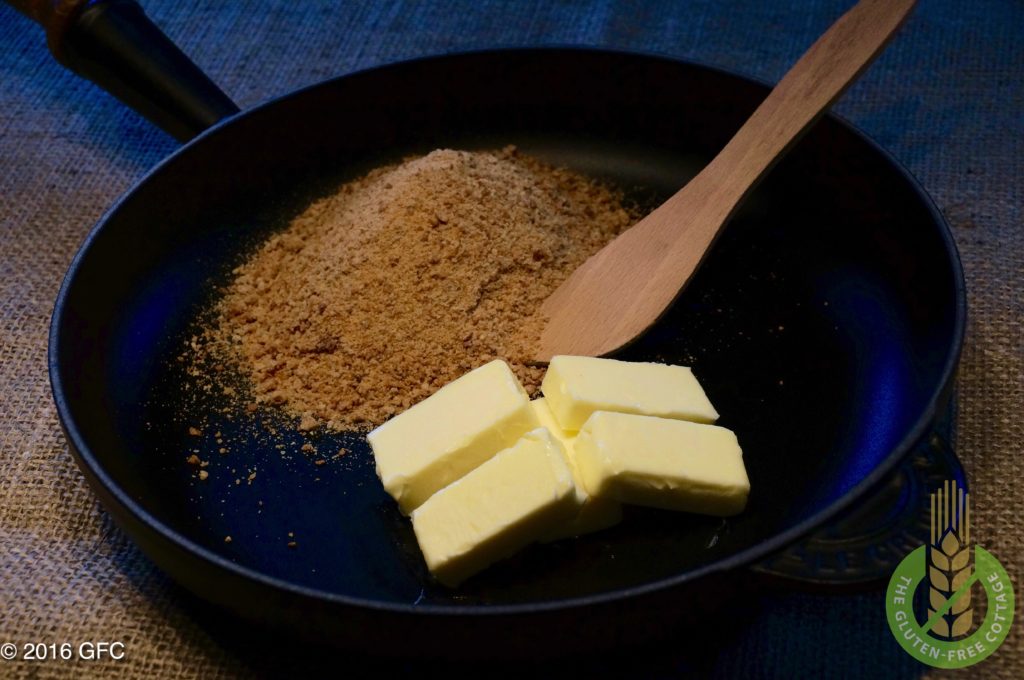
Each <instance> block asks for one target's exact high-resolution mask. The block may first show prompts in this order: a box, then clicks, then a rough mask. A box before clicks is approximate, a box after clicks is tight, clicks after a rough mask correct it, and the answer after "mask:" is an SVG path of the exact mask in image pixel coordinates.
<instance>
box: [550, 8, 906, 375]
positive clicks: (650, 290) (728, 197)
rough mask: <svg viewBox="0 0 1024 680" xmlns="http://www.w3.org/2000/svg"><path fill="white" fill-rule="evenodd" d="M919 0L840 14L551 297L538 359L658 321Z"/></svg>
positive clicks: (609, 343) (632, 334)
mask: <svg viewBox="0 0 1024 680" xmlns="http://www.w3.org/2000/svg"><path fill="white" fill-rule="evenodd" d="M915 1H916V0H861V2H859V3H857V5H856V6H854V7H853V9H851V10H850V11H849V12H847V13H846V14H844V15H843V16H842V17H841V18H840V19H839V20H838V21H836V23H834V24H833V25H832V27H831V28H829V29H828V31H827V32H826V33H825V34H824V35H823V36H821V37H820V38H819V39H818V41H817V42H815V43H814V44H813V45H812V46H811V48H810V49H809V50H807V52H806V53H805V54H804V55H803V56H802V57H801V58H800V60H799V61H798V62H797V63H796V65H795V66H793V68H792V69H790V71H789V73H787V74H786V75H785V77H783V79H782V80H781V81H779V84H778V85H776V86H775V89H774V90H772V91H771V93H770V94H769V95H768V97H767V98H766V99H765V100H764V102H762V103H761V105H760V106H759V107H758V108H757V110H756V111H755V112H754V114H753V115H752V116H751V117H750V119H749V120H748V121H747V122H746V123H745V124H744V125H743V127H742V128H740V130H739V132H737V133H736V135H735V136H734V137H733V138H732V140H730V141H729V143H728V144H727V145H726V146H725V148H724V149H722V151H721V153H719V154H718V156H716V157H715V159H714V160H712V161H711V163H709V164H708V166H707V167H706V168H704V170H703V171H702V172H701V173H700V174H699V175H697V176H696V177H694V178H693V179H692V180H691V181H690V182H689V183H688V184H687V185H686V186H685V187H683V188H682V189H681V190H680V191H679V192H677V193H676V194H675V195H673V196H672V197H671V198H669V199H668V200H667V201H665V203H663V204H662V205H661V206H659V207H658V208H657V209H656V210H654V212H652V213H651V214H650V215H648V216H647V217H645V218H644V219H642V220H640V221H639V222H638V223H637V224H635V225H633V226H632V227H630V228H629V229H628V230H626V231H625V232H623V233H622V234H621V235H619V236H618V237H617V238H616V239H615V240H614V241H612V242H611V243H609V244H608V245H607V246H605V247H604V248H603V249H602V250H600V251H599V252H598V253H597V254H595V255H594V256H593V257H591V258H590V259H588V260H587V261H586V262H584V263H583V264H582V265H581V266H580V267H579V268H578V269H577V270H576V271H574V272H573V273H572V275H571V276H570V277H569V278H568V279H567V280H566V281H565V282H564V283H563V284H562V285H561V286H560V287H559V288H558V289H557V290H556V291H555V292H554V293H553V294H552V295H551V297H549V298H548V299H547V300H546V301H545V302H544V305H543V306H542V308H541V313H542V315H544V316H545V317H546V318H547V325H546V326H545V328H544V330H543V332H542V334H541V338H540V347H539V350H538V352H537V353H536V359H537V360H538V361H541V362H544V361H548V360H549V359H550V358H551V357H552V356H554V355H556V354H578V355H587V356H601V355H604V354H608V353H609V352H613V351H615V350H617V349H619V348H621V347H623V346H625V345H627V344H629V343H630V342H631V341H632V340H633V339H635V338H636V337H637V336H639V335H640V334H641V333H643V332H644V331H645V330H647V329H648V328H649V327H650V326H651V325H652V324H653V323H654V322H655V321H657V320H658V317H660V316H661V314H662V313H663V312H664V311H665V310H666V309H667V308H668V306H669V305H670V304H672V301H673V300H675V299H676V297H677V296H678V295H679V292H680V291H681V290H682V289H683V287H684V286H686V284H687V282H688V281H689V280H690V278H691V277H692V276H693V273H694V272H695V271H696V270H697V268H698V267H699V266H700V264H701V262H702V261H703V260H704V256H705V255H706V254H707V253H708V250H709V249H710V248H711V246H712V244H713V243H714V242H715V238H716V237H717V236H718V234H719V232H720V231H721V230H722V226H723V225H724V224H725V223H726V221H727V220H728V219H729V217H730V216H731V215H732V214H733V212H734V211H735V210H736V207H737V206H738V205H739V204H740V203H741V202H742V201H743V199H744V197H746V196H747V194H748V193H750V190H751V189H752V188H753V187H754V185H755V184H756V183H757V181H758V180H759V179H761V177H763V176H764V175H765V174H766V173H767V171H768V170H769V169H770V168H771V167H772V165H773V164H774V163H775V162H776V161H777V160H779V158H781V157H782V156H783V155H784V154H785V153H786V151H787V150H788V149H789V148H790V147H791V146H792V144H793V142H795V141H796V140H797V139H798V138H799V137H800V135H801V134H802V133H803V132H804V131H806V130H807V129H808V128H809V127H810V126H811V124H812V123H813V122H814V121H815V120H816V119H817V118H818V117H819V116H820V115H822V114H823V113H824V112H825V110H826V109H827V108H828V107H829V105H830V104H831V103H832V102H833V101H835V100H836V98H838V97H839V95H840V94H842V93H843V91H844V90H845V89H846V88H847V86H849V85H850V83H852V82H853V81H854V80H856V78H857V76H858V75H860V73H861V72H862V71H863V70H864V69H865V68H866V67H867V65H868V64H870V63H871V61H872V60H873V59H874V58H875V56H876V55H878V53H879V52H881V51H882V48H883V47H885V44H886V43H887V42H888V41H889V39H890V38H891V37H892V35H893V34H894V33H895V32H896V30H897V29H898V28H899V27H900V25H901V24H902V23H903V21H904V19H906V17H907V15H908V14H910V11H911V9H913V7H914V3H915Z"/></svg>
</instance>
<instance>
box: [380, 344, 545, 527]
mask: <svg viewBox="0 0 1024 680" xmlns="http://www.w3.org/2000/svg"><path fill="white" fill-rule="evenodd" d="M539 425H540V424H539V423H538V422H537V416H536V415H535V414H534V410H533V408H532V407H531V406H530V398H529V396H527V394H526V390H524V389H523V386H522V385H520V384H519V380H518V379H517V378H516V376H515V374H514V373H512V370H511V369H510V368H509V367H508V365H507V364H506V363H505V362H504V361H500V360H496V361H492V362H490V363H488V364H484V365H483V366H481V367H479V368H477V369H475V370H472V371H470V372H469V373H467V374H465V375H464V376H462V377H460V378H458V379H457V380H454V381H452V382H450V383H448V384H447V385H445V386H444V387H442V388H441V389H440V390H438V391H437V392H435V393H434V394H432V395H430V396H429V397H427V398H426V399H424V400H423V401H421V402H419V403H418V404H416V405H414V406H412V407H411V408H409V409H408V410H406V411H404V412H402V413H401V414H399V415H397V416H395V417H394V418H392V419H391V420H389V421H388V422H386V423H384V424H383V425H381V426H380V427H378V428H377V429H375V430H374V431H373V432H371V433H370V434H369V435H367V437H366V438H367V440H368V441H369V442H370V446H371V448H372V449H373V457H374V460H375V462H376V465H377V476H378V477H380V479H381V481H382V482H383V483H384V488H385V489H386V490H387V492H388V493H389V494H391V496H392V497H393V498H394V499H395V500H396V501H398V506H399V508H400V509H401V510H402V512H403V513H405V514H409V513H410V512H412V511H413V510H415V509H416V508H417V507H418V506H420V505H421V504H422V503H423V502H424V501H426V500H427V499H428V498H430V497H431V496H432V495H433V494H434V493H435V492H437V491H439V490H440V489H443V488H444V487H446V486H448V485H449V484H451V483H452V482H454V481H455V480H457V479H459V478H460V477H462V476H463V475H465V474H467V473H468V472H470V471H472V470H473V469H475V468H476V467H478V466H479V465H480V464H482V463H484V462H485V461H487V460H489V459H490V458H491V457H492V456H493V455H494V454H496V453H497V452H498V451H501V450H502V449H505V448H507V447H509V446H511V445H512V444H514V443H515V442H516V441H517V440H518V439H519V438H520V437H521V436H522V435H523V434H525V433H526V432H529V431H530V430H533V429H535V428H537V427H538V426H539Z"/></svg>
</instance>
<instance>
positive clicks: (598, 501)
mask: <svg viewBox="0 0 1024 680" xmlns="http://www.w3.org/2000/svg"><path fill="white" fill-rule="evenodd" d="M530 404H531V405H532V406H533V410H534V411H535V412H536V414H537V420H539V421H540V424H541V425H542V426H543V427H545V428H547V430H548V432H550V433H551V436H553V437H554V438H555V439H557V440H558V443H559V444H561V445H562V448H564V449H565V453H566V457H567V458H568V460H569V466H570V467H571V468H572V476H573V481H574V482H575V483H576V501H577V503H578V504H579V506H580V510H579V512H578V513H576V516H575V517H571V518H569V519H568V520H566V521H563V522H561V523H559V524H558V525H556V526H554V527H553V528H552V529H551V530H550V531H548V532H547V533H545V534H544V536H542V537H541V541H543V542H545V543H547V542H550V541H557V540H559V539H561V538H569V537H572V536H582V535H583V534H589V533H593V532H595V531H600V530H601V529H607V528H608V527H610V526H614V525H616V524H618V523H619V522H621V521H622V504H621V503H619V502H618V501H616V500H614V499H611V498H594V497H593V496H591V495H590V494H589V493H587V489H586V487H585V485H584V484H583V478H582V477H581V476H580V472H579V469H578V468H577V466H576V460H575V458H576V455H575V453H574V452H573V440H574V439H575V437H572V436H569V435H568V434H566V433H565V431H564V430H562V428H561V427H559V426H558V423H557V422H556V421H555V416H554V414H553V413H551V408H550V407H549V406H548V403H547V400H546V399H545V398H544V397H541V398H539V399H534V400H533V401H531V402H530Z"/></svg>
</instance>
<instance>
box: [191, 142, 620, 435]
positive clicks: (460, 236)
mask: <svg viewBox="0 0 1024 680" xmlns="http://www.w3.org/2000/svg"><path fill="white" fill-rule="evenodd" d="M637 217H638V214H637V211H635V210H633V211H630V210H627V209H626V208H625V207H624V206H623V196H622V194H621V193H619V192H617V191H615V190H613V189H611V188H609V187H608V186H605V185H603V184H600V183H598V182H595V181H593V180H591V179H588V178H586V177H583V176H581V175H579V174H576V173H574V172H570V171H568V170H565V169H558V168H554V167H551V166H549V165H546V164H544V163H542V162H540V161H538V160H536V159H533V158H530V157H529V156H525V155H522V154H520V153H519V152H518V151H516V149H515V148H514V147H508V148H506V149H502V150H500V151H474V152H467V151H453V150H438V151H434V152H431V153H429V154H427V155H425V156H421V157H417V158H409V159H406V160H405V161H404V162H402V163H400V164H397V165H393V166H389V167H384V168H379V169H377V170H373V171H372V172H370V173H369V174H367V175H366V176H364V177H362V178H360V179H357V180H354V181H350V182H348V183H346V184H344V185H342V186H339V187H338V188H337V190H336V191H335V192H334V193H333V194H331V195H329V196H326V197H324V198H322V199H320V200H317V201H316V202H314V203H312V204H311V205H309V206H308V207H307V208H306V209H305V210H304V211H303V212H302V213H301V214H299V215H298V216H296V217H295V218H294V219H293V220H292V222H291V224H290V225H288V227H287V229H285V230H284V231H281V232H278V233H276V234H274V235H273V236H271V237H270V238H268V239H267V240H266V241H265V242H264V243H263V244H262V245H261V246H259V247H258V248H257V249H256V250H255V251H254V252H253V254H252V255H251V256H250V258H249V259H248V261H247V262H245V263H243V264H242V265H241V266H239V267H237V268H236V269H235V270H234V272H233V275H234V277H233V280H232V281H230V282H229V283H228V285H227V287H226V288H225V290H224V296H223V297H222V298H221V299H220V300H219V301H218V302H217V303H216V304H215V307H214V308H213V309H212V311H211V315H212V316H211V318H210V321H211V322H212V323H211V325H210V327H208V328H206V329H204V330H202V331H200V332H198V333H197V334H196V335H195V336H194V337H193V338H192V340H191V344H190V345H189V350H187V351H188V352H189V353H190V354H191V358H192V363H193V364H197V365H199V364H201V365H204V366H207V369H206V370H205V371H203V372H202V375H199V376H197V377H198V379H199V380H200V381H201V382H202V380H203V376H206V375H209V374H210V373H211V371H210V370H209V367H212V366H217V367H220V368H221V369H223V365H225V364H226V365H228V366H230V367H235V368H237V369H239V372H240V373H241V377H242V381H241V382H239V383H238V392H239V393H245V394H246V395H247V396H246V402H244V403H245V410H246V411H247V412H250V413H252V412H254V411H256V409H257V404H263V405H267V406H274V407H280V408H282V410H283V412H284V413H285V414H286V415H288V416H291V417H297V418H298V427H299V429H300V430H303V431H308V430H311V429H315V428H320V427H327V428H332V429H336V430H366V429H369V428H370V427H372V426H373V425H375V424H379V423H382V422H384V421H385V420H387V419H388V418H389V417H391V416H393V415H395V414H396V413H399V412H401V411H403V410H404V409H406V408H408V407H409V406H410V405H412V404H413V403H416V402H418V401H420V400H422V399H424V398H426V397H427V396H429V395H430V394H432V393H433V392H434V391H436V390H437V389H438V388H440V387H441V386H442V385H444V384H446V383H448V382H450V381H451V380H453V379H455V378H456V377H458V376H459V375H462V374H463V373H465V372H466V371H467V370H469V369H471V368H473V367H475V366H478V365H480V364H482V363H484V362H486V361H489V360H491V359H493V358H495V357H502V358H504V359H506V360H507V361H509V363H510V365H512V367H513V368H514V370H515V371H516V373H517V375H518V376H519V378H520V380H521V381H522V382H523V384H524V386H525V387H526V389H527V390H528V391H529V392H531V393H535V392H536V391H537V389H538V388H539V382H540V379H541V377H542V376H543V370H542V369H541V368H539V367H537V366H533V365H530V364H529V363H528V360H529V358H530V357H531V352H532V349H533V347H532V345H533V344H534V342H535V339H536V336H537V334H539V331H540V328H541V324H542V322H543V320H542V319H540V318H539V317H538V315H537V312H538V310H539V307H540V304H541V303H542V302H543V301H544V300H545V299H546V298H547V296H548V295H549V294H550V293H551V292H552V291H553V290H554V289H555V288H557V287H558V285H559V284H561V282H562V281H563V280H564V279H565V278H566V276H568V274H569V272H571V271H572V270H574V269H576V267H578V266H579V265H580V264H582V263H583V262H584V261H585V260H586V259H587V257H589V256H590V255H592V254H593V253H595V252H597V251H598V250H599V249H600V248H601V247H602V246H604V245H605V244H606V243H608V242H609V241H610V240H612V239H613V238H614V237H615V236H616V235H618V234H619V233H620V232H621V231H623V230H624V229H626V228H627V227H629V226H630V225H631V224H633V222H634V221H635V219H636V218H637ZM207 383H209V384H210V385H211V387H210V388H209V389H217V388H218V387H221V386H222V385H223V380H222V379H220V378H218V379H217V380H216V381H207ZM222 389H223V392H224V393H225V394H228V395H229V396H230V395H234V394H235V393H236V388H235V387H230V386H228V387H223V388H222ZM268 430H269V431H271V432H272V433H273V432H274V430H273V428H272V427H269V426H268Z"/></svg>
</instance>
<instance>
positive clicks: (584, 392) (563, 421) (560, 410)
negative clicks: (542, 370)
mask: <svg viewBox="0 0 1024 680" xmlns="http://www.w3.org/2000/svg"><path fill="white" fill-rule="evenodd" d="M541 390H542V391H543V392H544V396H545V397H546V398H547V400H548V405H549V406H550V407H551V411H552V413H554V414H555V418H556V419H557V420H558V423H559V424H560V425H561V426H562V429H564V430H566V431H567V432H576V431H577V430H579V429H580V428H581V427H582V426H583V423H584V422H586V420H587V418H589V417H590V414H591V413H593V412H595V411H615V412H617V413H636V414H640V415H648V416H660V417H662V418H674V419H677V420H691V421H694V422H698V423H713V422H715V421H716V420H718V412H717V411H715V407H714V406H712V405H711V402H710V401H708V398H707V395H705V394H704V390H703V389H702V388H701V386H700V383H698V382H697V379H696V378H695V377H694V376H693V372H692V371H691V370H690V369H689V368H687V367H685V366H667V365H665V364H651V363H642V362H633V361H616V360H614V359H595V358H593V357H575V356H564V355H563V356H556V357H554V358H552V359H551V364H550V365H549V366H548V372H547V374H546V375H545V376H544V382H543V383H542V384H541Z"/></svg>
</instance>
